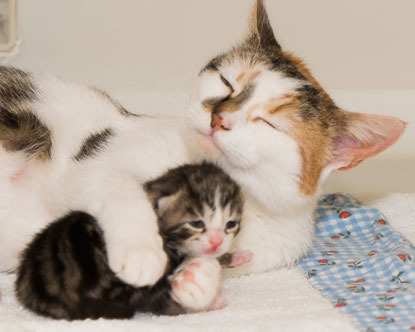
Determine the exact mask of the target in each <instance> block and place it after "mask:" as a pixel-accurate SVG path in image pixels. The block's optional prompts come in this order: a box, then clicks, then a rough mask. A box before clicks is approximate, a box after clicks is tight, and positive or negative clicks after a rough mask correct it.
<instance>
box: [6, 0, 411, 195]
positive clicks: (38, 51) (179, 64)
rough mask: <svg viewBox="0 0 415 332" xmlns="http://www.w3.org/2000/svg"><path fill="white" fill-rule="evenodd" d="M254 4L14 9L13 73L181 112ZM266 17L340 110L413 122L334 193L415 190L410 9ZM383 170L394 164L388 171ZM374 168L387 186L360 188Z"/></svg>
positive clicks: (128, 2)
mask: <svg viewBox="0 0 415 332" xmlns="http://www.w3.org/2000/svg"><path fill="white" fill-rule="evenodd" d="M253 2H254V0H118V1H117V0H70V1H68V0H35V1H34V0H19V3H18V10H19V26H20V35H21V39H22V44H21V53H20V54H19V55H18V56H17V57H16V58H15V59H14V60H13V61H12V63H11V64H12V65H15V66H17V67H20V68H23V69H27V70H30V71H34V72H52V73H55V74H57V75H59V76H61V77H62V78H64V79H66V80H70V81H74V82H81V83H92V84H94V85H97V86H99V87H102V88H104V89H106V90H108V91H109V92H110V93H112V94H114V95H117V96H120V98H121V99H122V100H123V101H125V103H126V104H127V105H128V106H130V107H132V108H135V109H138V110H139V111H149V110H151V109H155V110H156V111H163V112H165V111H166V110H171V111H173V112H174V111H180V106H181V105H182V103H183V102H182V92H183V91H187V90H188V89H189V87H191V85H192V82H193V79H194V77H195V76H196V75H197V73H198V71H199V70H200V68H201V67H202V66H203V65H204V64H205V63H206V62H207V61H208V60H209V59H210V58H211V57H212V56H214V55H216V54H217V53H218V52H220V51H224V50H226V49H228V48H229V47H230V45H231V44H232V43H234V42H236V41H238V40H240V39H241V38H242V36H243V34H244V32H245V31H246V26H247V19H248V17H249V13H250V10H251V7H252V5H253ZM267 7H268V10H269V15H270V18H271V21H272V25H273V26H274V29H275V31H276V35H277V38H278V39H279V41H280V43H281V44H282V45H283V46H284V47H285V48H287V49H289V50H292V51H295V53H296V54H298V55H300V56H301V57H303V58H304V59H305V60H306V62H307V63H308V64H309V66H310V67H311V69H312V71H313V72H314V74H315V76H316V77H317V79H319V80H320V82H321V83H322V85H323V86H324V87H326V88H327V90H328V91H329V92H330V93H332V95H333V96H334V98H335V100H336V101H338V104H339V106H341V107H344V108H346V109H350V110H354V111H362V112H374V113H376V112H377V113H384V114H391V115H396V116H399V117H401V118H402V119H404V120H405V121H408V122H409V126H408V130H407V133H406V134H405V136H404V137H403V139H402V140H401V141H400V142H399V143H398V144H396V145H395V146H394V147H393V148H392V149H390V150H388V151H387V152H385V153H384V154H382V155H381V156H379V157H378V158H375V159H374V161H373V163H374V164H375V165H378V166H379V167H373V165H372V167H371V168H365V167H366V166H365V164H363V166H360V167H359V168H358V169H357V170H360V171H359V172H365V171H364V170H365V169H367V172H366V173H355V172H358V171H357V170H356V171H351V172H349V173H348V175H346V176H343V177H341V179H342V180H336V179H334V182H333V183H334V185H335V186H336V185H337V186H338V187H339V188H340V189H341V188H346V189H347V186H348V185H349V186H353V188H362V189H365V188H366V187H365V186H366V183H368V182H369V183H370V184H371V185H373V186H374V188H375V189H376V188H381V187H382V186H380V183H383V184H385V183H387V184H385V186H386V187H387V188H390V189H391V190H394V191H415V175H414V173H415V129H414V125H413V123H415V42H414V40H415V37H414V33H415V19H414V17H413V16H414V14H415V1H414V0H396V1H391V0H363V1H362V0H348V1H344V0H312V1H308V0H268V1H267ZM178 93H179V94H178ZM140 108H142V110H141V109H140ZM383 160H387V161H388V163H389V165H390V166H388V167H386V168H385V169H384V170H383V171H382V167H383V166H382V165H385V164H386V162H383ZM390 160H392V161H391V162H390ZM397 160H399V162H398V163H397V164H396V161H397ZM402 160H407V161H405V162H401V161H402ZM381 162H382V164H381ZM396 165H397V167H399V165H403V166H401V167H399V170H398V171H394V167H395V166H396ZM375 168H376V169H377V172H378V173H376V174H377V176H378V177H380V178H382V180H381V181H377V180H376V179H378V178H376V179H373V180H369V181H367V182H366V181H361V179H362V178H368V177H369V178H370V176H368V175H373V174H374V172H373V171H371V170H374V169H375ZM379 169H380V170H379ZM379 172H380V173H379ZM343 179H347V181H346V180H343ZM385 179H396V180H391V181H389V182H388V181H386V180H385ZM336 181H337V182H336ZM342 181H343V182H342ZM359 186H360V187H359ZM376 186H377V187H376ZM382 188H383V187H382Z"/></svg>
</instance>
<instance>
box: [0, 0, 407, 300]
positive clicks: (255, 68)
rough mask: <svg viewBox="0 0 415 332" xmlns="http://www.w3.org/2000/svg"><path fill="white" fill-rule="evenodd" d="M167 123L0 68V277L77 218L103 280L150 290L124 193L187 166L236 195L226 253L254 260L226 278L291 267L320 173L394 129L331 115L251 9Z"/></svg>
mask: <svg viewBox="0 0 415 332" xmlns="http://www.w3.org/2000/svg"><path fill="white" fill-rule="evenodd" d="M180 117H181V118H180ZM180 117H179V119H171V120H169V119H161V118H156V117H144V116H141V117H140V116H137V115H135V114H132V113H131V112H129V111H127V110H125V109H124V108H123V107H122V106H121V105H120V104H119V103H118V102H116V101H115V100H113V99H111V98H110V97H109V96H108V95H107V94H106V93H104V92H102V91H99V90H97V89H94V88H86V87H82V86H78V85H74V84H70V83H66V82H63V81H61V80H59V79H57V78H55V77H53V76H42V75H34V74H30V73H26V72H23V71H20V70H17V69H13V68H4V67H2V68H1V69H0V142H1V144H0V163H1V165H2V167H1V168H0V222H1V230H2V231H1V232H0V269H1V270H13V269H15V268H16V267H17V265H18V259H19V254H20V253H21V252H22V250H23V248H24V247H25V246H26V245H27V243H28V242H29V241H30V239H31V238H32V237H33V234H35V233H36V232H38V231H39V230H40V229H42V228H43V227H44V226H45V225H46V224H47V223H49V222H51V221H52V220H56V219H58V218H60V217H61V216H63V215H65V214H66V213H68V211H74V210H81V211H85V212H87V213H89V214H91V215H93V216H96V218H97V220H98V222H99V225H100V227H101V228H102V229H103V231H104V240H105V243H106V246H107V251H108V262H109V266H110V267H111V269H112V270H113V271H115V272H116V274H117V276H118V277H120V279H122V280H123V281H125V282H127V283H130V284H133V285H135V286H144V285H152V284H154V283H155V282H156V281H157V280H158V279H159V278H160V277H161V276H162V275H163V274H164V271H165V266H166V264H167V256H166V254H165V252H164V250H163V246H162V241H161V238H160V236H159V233H158V225H157V218H156V215H155V213H154V211H153V208H152V206H151V203H150V201H149V200H148V197H147V195H146V193H145V192H144V190H141V189H140V190H138V189H137V187H138V185H139V184H143V183H145V182H147V181H148V180H149V179H152V178H155V177H156V176H157V175H158V174H162V173H163V172H164V171H166V170H167V169H169V168H171V167H175V166H177V165H182V164H185V163H192V162H196V161H198V160H200V159H207V160H209V161H213V162H215V163H217V164H218V165H219V166H221V167H222V168H223V169H224V170H225V171H226V172H227V173H229V174H230V175H231V176H232V178H234V179H235V180H236V181H237V182H238V184H239V185H240V186H241V189H242V192H243V194H244V197H245V198H246V201H245V209H244V218H243V220H242V224H243V227H242V228H241V231H240V233H239V234H238V236H237V238H236V241H235V248H236V249H238V250H239V249H247V250H250V251H252V252H253V253H254V255H255V256H254V259H253V260H252V261H251V262H250V263H249V264H246V265H244V267H243V269H240V270H238V269H233V271H235V272H237V273H247V272H252V271H264V270H268V269H271V268H278V267H281V266H289V265H293V264H295V263H296V262H297V261H298V259H300V258H301V257H302V256H303V255H304V254H305V253H306V252H307V250H308V248H309V247H310V246H311V243H312V238H313V232H314V222H313V218H312V212H313V209H314V206H315V202H316V198H317V197H318V194H319V190H320V187H321V184H322V183H323V182H324V181H325V179H326V178H327V176H328V175H329V174H330V173H331V172H332V171H334V170H346V169H349V168H352V167H355V166H357V165H358V164H359V163H360V162H362V161H363V160H364V159H366V158H369V157H371V156H374V155H376V154H378V153H379V152H381V151H383V150H384V149H386V148H387V147H389V146H391V145H392V144H393V143H394V142H396V141H397V140H398V138H399V137H400V136H401V134H402V133H403V131H404V128H405V123H404V122H402V121H400V120H399V119H397V118H394V117H388V116H380V115H374V114H370V115H369V114H359V113H352V112H348V111H345V110H343V109H341V108H339V107H338V106H337V105H336V104H335V102H334V101H333V100H332V99H331V98H330V97H329V95H328V94H327V92H326V91H324V90H323V88H322V87H321V86H320V84H319V83H318V82H317V80H316V79H315V78H314V77H313V76H312V74H311V73H310V71H309V70H308V69H307V67H306V66H305V65H304V63H303V62H302V61H301V60H299V59H298V58H296V57H294V56H293V55H292V54H290V53H288V52H286V51H284V50H283V49H282V47H281V45H280V44H279V43H278V42H277V40H276V38H275V36H274V33H273V31H272V28H271V24H270V22H269V19H268V15H267V12H266V10H265V7H264V3H263V1H261V0H257V1H256V5H255V8H254V13H253V16H252V22H251V28H250V30H249V33H248V35H247V37H246V38H245V40H244V41H243V42H242V43H239V44H238V45H236V47H234V48H232V49H231V50H230V51H229V52H226V53H223V54H222V55H220V56H218V57H215V58H214V59H213V60H212V61H211V62H209V64H208V65H207V66H206V67H205V68H204V69H203V70H202V71H201V72H200V74H199V76H198V79H197V82H196V84H195V91H194V93H193V95H192V98H191V100H190V104H189V107H188V109H187V110H185V111H183V114H180ZM200 300H201V302H203V297H201V298H200Z"/></svg>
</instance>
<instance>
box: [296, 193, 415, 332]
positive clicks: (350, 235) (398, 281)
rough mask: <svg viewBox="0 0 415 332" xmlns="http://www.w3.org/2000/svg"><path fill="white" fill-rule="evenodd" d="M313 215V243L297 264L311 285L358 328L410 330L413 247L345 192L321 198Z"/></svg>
mask: <svg viewBox="0 0 415 332" xmlns="http://www.w3.org/2000/svg"><path fill="white" fill-rule="evenodd" d="M315 218H316V237H315V240H314V246H313V249H312V251H311V252H310V253H309V254H308V255H307V257H305V258H304V259H303V260H302V262H301V264H300V265H301V267H302V268H303V269H304V270H305V271H306V275H307V277H308V278H309V280H310V282H311V284H312V285H313V286H314V287H315V288H317V289H319V290H320V291H321V293H322V294H323V295H324V296H325V297H327V298H329V299H330V300H331V301H332V303H333V305H334V307H335V308H339V309H340V310H344V311H345V312H347V313H348V314H349V316H350V317H351V318H352V320H353V321H354V322H355V323H356V325H357V326H358V327H359V329H361V330H363V331H371V330H376V331H409V330H410V329H415V247H414V246H413V245H412V244H411V243H410V242H409V240H407V239H406V238H405V237H404V236H402V235H401V234H400V233H399V232H397V231H395V230H394V229H392V228H391V227H390V225H389V223H388V221H387V219H386V217H385V216H384V215H382V214H381V213H380V212H379V210H378V209H375V208H366V207H363V206H362V205H361V204H360V203H359V202H358V201H357V200H356V199H354V198H353V197H351V196H349V195H343V194H330V195H327V196H325V197H324V198H323V199H322V200H320V202H319V204H318V207H317V209H316V212H315ZM412 257H414V261H412Z"/></svg>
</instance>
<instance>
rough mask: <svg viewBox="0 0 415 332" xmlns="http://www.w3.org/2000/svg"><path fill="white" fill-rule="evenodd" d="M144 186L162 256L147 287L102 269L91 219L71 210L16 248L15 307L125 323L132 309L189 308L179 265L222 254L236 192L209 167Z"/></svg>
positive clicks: (100, 240)
mask: <svg viewBox="0 0 415 332" xmlns="http://www.w3.org/2000/svg"><path fill="white" fill-rule="evenodd" d="M144 188H145V190H146V192H147V193H148V195H149V197H150V199H151V201H152V203H153V206H154V209H155V211H156V214H157V217H158V222H159V227H160V234H161V236H162V238H163V240H164V248H165V251H166V253H167V255H168V258H169V260H168V264H167V267H166V270H165V273H164V275H163V277H162V278H161V279H160V280H159V281H158V282H157V283H156V284H155V285H154V286H153V287H141V288H136V287H134V286H131V285H129V284H126V283H125V282H123V281H122V280H120V279H119V278H118V277H117V276H116V275H115V273H114V272H113V271H111V269H110V267H109V265H108V257H107V252H106V246H105V240H104V237H103V233H102V229H101V228H100V226H99V224H98V222H97V221H96V219H95V218H94V217H92V216H91V215H89V214H87V213H84V212H77V211H75V212H71V213H69V214H67V215H66V216H64V217H62V218H61V219H59V220H58V221H56V222H53V223H51V224H50V225H49V226H47V227H46V228H45V229H44V230H43V231H41V232H40V233H39V234H37V235H36V236H35V238H34V240H33V241H32V242H31V243H30V244H29V246H28V247H27V248H26V250H25V251H24V254H23V258H22V262H21V265H20V267H19V269H18V276H17V280H16V295H17V298H18V299H19V301H20V303H22V304H23V305H24V306H25V307H26V308H28V309H30V310H32V311H34V312H36V313H39V314H42V315H45V316H49V317H53V318H63V319H68V320H72V319H85V318H99V317H105V318H128V317H131V316H133V314H134V313H135V312H137V311H140V312H151V313H155V314H168V315H173V314H180V313H185V312H189V311H194V307H193V306H190V307H192V309H193V310H189V308H187V307H186V306H185V305H184V304H185V303H186V301H183V299H182V298H185V297H191V295H192V291H189V290H186V288H188V287H189V285H186V284H189V281H190V282H195V281H194V280H193V272H192V269H191V268H185V270H184V271H182V269H181V267H180V266H181V264H182V263H183V262H184V261H185V260H192V259H193V260H192V264H194V265H197V264H200V263H199V262H197V261H195V260H194V258H198V257H203V256H209V257H212V258H216V257H219V256H222V255H224V254H225V253H226V252H227V251H228V250H229V249H230V246H231V243H232V240H233V238H234V237H235V235H236V234H237V233H238V232H239V228H240V220H241V216H242V208H243V202H242V197H241V193H240V189H239V187H238V186H237V184H236V183H235V182H234V181H233V180H231V178H230V177H229V176H228V175H227V174H225V173H224V172H223V171H222V170H220V169H219V168H218V167H216V166H214V165H213V164H209V163H202V164H198V165H185V166H181V167H178V168H175V169H172V170H169V171H168V172H167V173H166V174H164V175H162V176H161V177H159V178H157V179H155V180H153V181H150V182H147V183H146V184H145V185H144ZM235 257H239V258H243V257H245V258H249V254H246V253H245V255H242V256H241V255H240V254H239V255H236V256H235ZM228 258H229V254H228ZM229 263H232V260H231V261H230V262H229ZM239 263H240V262H239ZM233 264H235V259H234V262H233ZM206 270H207V271H204V272H205V273H213V274H215V273H216V272H215V270H213V271H209V270H208V269H206ZM208 304H209V303H206V305H208ZM198 309H200V310H202V309H206V306H205V307H202V308H198Z"/></svg>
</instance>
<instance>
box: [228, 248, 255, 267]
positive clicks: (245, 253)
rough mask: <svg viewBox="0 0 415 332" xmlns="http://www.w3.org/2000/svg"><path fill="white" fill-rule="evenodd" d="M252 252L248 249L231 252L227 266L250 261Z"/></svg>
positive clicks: (235, 265)
mask: <svg viewBox="0 0 415 332" xmlns="http://www.w3.org/2000/svg"><path fill="white" fill-rule="evenodd" d="M252 257H254V254H253V253H252V252H251V251H249V250H242V251H238V252H235V253H233V254H232V258H231V261H230V262H229V264H228V266H227V267H237V266H241V265H244V264H247V263H249V262H250V261H251V259H252Z"/></svg>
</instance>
